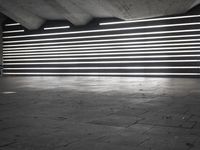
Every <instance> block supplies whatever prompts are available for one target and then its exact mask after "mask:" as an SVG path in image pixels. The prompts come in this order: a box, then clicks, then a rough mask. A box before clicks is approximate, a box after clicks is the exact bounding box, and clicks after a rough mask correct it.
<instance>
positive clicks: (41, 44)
mask: <svg viewBox="0 0 200 150" xmlns="http://www.w3.org/2000/svg"><path fill="white" fill-rule="evenodd" d="M132 39H134V38H127V39H118V40H115V39H110V40H104V41H105V42H108V43H95V44H76V45H72V44H71V43H72V42H52V43H34V44H16V45H3V47H4V48H11V47H18V48H19V47H21V46H22V47H26V46H35V45H36V46H46V45H60V44H68V46H71V47H79V46H100V45H101V46H102V45H118V44H119V45H121V44H124V43H131V44H153V43H176V42H196V41H200V39H181V40H160V41H138V42H120V43H110V42H109V41H112V42H116V41H130V40H132ZM75 42H76V41H75ZM97 42H99V41H97ZM100 42H102V41H100ZM69 44H71V45H69Z"/></svg>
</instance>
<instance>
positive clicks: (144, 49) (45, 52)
mask: <svg viewBox="0 0 200 150" xmlns="http://www.w3.org/2000/svg"><path fill="white" fill-rule="evenodd" d="M180 49H187V50H188V49H200V46H188V47H183V46H179V47H161V48H137V49H132V48H129V49H103V50H93V49H92V50H80V51H74V50H68V49H43V50H28V52H27V51H25V50H24V51H14V52H13V51H3V55H4V56H8V55H33V54H52V53H68V54H73V53H92V52H93V53H95V52H96V53H100V52H118V51H132V52H134V51H157V50H180ZM32 51H33V52H36V53H30V52H32ZM22 52H24V53H22Z"/></svg>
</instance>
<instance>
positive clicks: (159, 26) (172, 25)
mask: <svg viewBox="0 0 200 150" xmlns="http://www.w3.org/2000/svg"><path fill="white" fill-rule="evenodd" d="M191 25H200V22H192V23H177V24H165V25H154V26H144V27H143V26H142V27H126V28H114V29H101V30H85V31H71V32H59V33H44V34H29V35H16V36H4V37H3V39H10V38H23V37H37V36H38V37H39V36H52V35H67V34H80V33H95V32H107V31H124V30H136V29H152V28H164V27H176V26H178V27H180V26H191Z"/></svg>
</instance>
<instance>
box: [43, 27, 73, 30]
mask: <svg viewBox="0 0 200 150" xmlns="http://www.w3.org/2000/svg"><path fill="white" fill-rule="evenodd" d="M69 28H70V26H58V27H46V28H44V30H56V29H69Z"/></svg>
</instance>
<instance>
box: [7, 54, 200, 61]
mask: <svg viewBox="0 0 200 150" xmlns="http://www.w3.org/2000/svg"><path fill="white" fill-rule="evenodd" d="M181 57H200V55H153V56H112V57H111V56H109V57H69V58H35V59H4V60H3V61H4V62H12V61H43V60H48V61H52V60H100V59H124V58H132V59H137V58H181Z"/></svg>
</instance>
